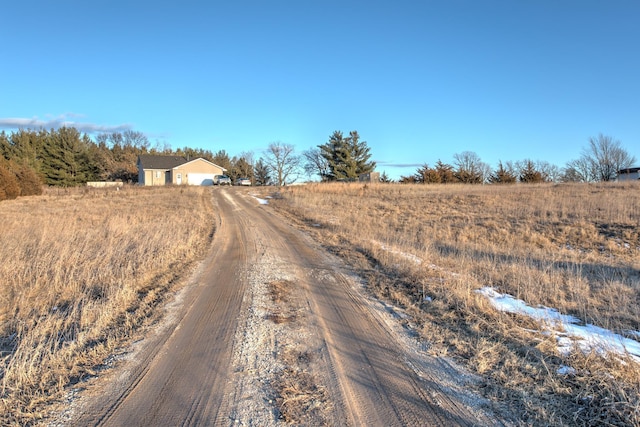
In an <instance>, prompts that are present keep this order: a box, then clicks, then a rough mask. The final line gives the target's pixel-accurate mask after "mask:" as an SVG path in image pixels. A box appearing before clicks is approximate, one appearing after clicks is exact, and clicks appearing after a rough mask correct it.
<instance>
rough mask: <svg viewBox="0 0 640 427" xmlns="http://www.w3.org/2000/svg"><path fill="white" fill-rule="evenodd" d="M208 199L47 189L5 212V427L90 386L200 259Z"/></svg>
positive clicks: (176, 192)
mask: <svg viewBox="0 0 640 427" xmlns="http://www.w3.org/2000/svg"><path fill="white" fill-rule="evenodd" d="M211 203H212V202H211V193H210V190H207V189H203V188H154V189H144V188H137V187H125V188H123V189H121V190H116V189H89V188H76V189H59V190H56V189H50V190H48V191H47V192H46V193H45V194H44V195H43V196H33V197H25V198H20V199H17V200H11V201H4V202H2V203H0V277H1V278H2V283H1V284H0V351H1V353H0V425H29V424H32V423H36V422H37V420H38V419H40V418H41V417H43V415H46V414H45V413H44V412H43V411H45V410H46V404H47V403H48V402H51V401H52V400H54V399H57V398H60V397H61V396H62V395H63V393H64V391H65V386H67V385H69V384H73V383H74V382H77V381H79V380H80V379H82V378H83V377H85V376H87V375H91V374H92V373H93V372H94V370H95V369H97V368H98V367H99V366H100V365H101V364H102V363H103V362H104V359H105V357H106V356H107V355H108V354H110V353H111V352H112V351H114V350H115V349H116V348H117V347H118V346H119V345H121V344H122V343H123V342H124V340H127V339H130V338H131V337H132V336H133V335H134V334H135V333H136V331H139V330H140V327H141V326H144V325H145V324H148V323H149V322H151V321H153V320H154V316H156V314H157V310H156V311H154V308H156V307H157V306H158V304H159V303H160V302H162V301H163V299H164V298H165V296H166V295H167V293H168V291H169V290H171V289H173V288H175V287H176V286H177V285H178V284H179V283H180V282H179V279H180V278H182V277H184V276H185V273H186V272H187V270H188V268H189V267H190V266H191V265H193V263H194V261H196V260H197V259H200V258H201V257H202V255H203V254H204V253H205V251H206V249H207V248H208V246H209V243H210V241H211V236H212V234H213V232H214V226H215V225H214V220H213V216H212V215H211V211H212V209H211Z"/></svg>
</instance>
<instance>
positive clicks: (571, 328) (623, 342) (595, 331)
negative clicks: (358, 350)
mask: <svg viewBox="0 0 640 427" xmlns="http://www.w3.org/2000/svg"><path fill="white" fill-rule="evenodd" d="M375 243H377V244H378V245H379V246H380V247H381V248H382V249H383V250H385V251H387V252H390V253H393V254H395V255H399V256H401V257H403V258H406V259H407V260H410V261H412V262H414V263H416V264H418V265H419V264H422V262H423V260H422V259H420V258H419V257H417V256H415V255H413V254H408V253H406V252H402V251H399V250H397V249H395V248H392V247H389V246H386V245H384V244H383V243H380V242H375ZM428 267H429V268H431V269H435V270H440V268H439V267H437V266H435V265H429V266H428ZM451 274H452V275H455V274H456V273H451ZM476 292H478V293H479V294H481V295H484V296H485V297H487V298H488V299H489V300H490V301H491V304H492V305H493V306H494V307H495V308H496V309H497V310H500V311H505V312H509V313H517V314H521V315H525V316H529V317H531V318H532V319H534V320H536V321H537V322H539V323H540V324H541V325H542V326H543V328H545V329H546V330H545V331H542V333H544V334H550V333H552V334H553V335H554V336H555V337H556V340H557V343H558V351H559V352H560V353H561V354H564V355H568V354H569V353H570V352H571V351H572V350H573V349H574V348H576V347H577V348H578V349H580V350H582V351H584V352H589V351H596V352H598V353H600V354H602V355H605V354H607V353H608V352H612V353H618V354H623V355H629V356H631V357H632V358H633V359H634V360H636V361H637V362H638V363H640V342H638V341H636V340H634V339H630V338H625V337H623V336H622V335H618V334H616V333H613V332H611V331H610V330H608V329H604V328H601V327H598V326H594V325H590V324H586V325H582V323H583V322H581V321H580V319H578V318H576V317H574V316H570V315H566V314H561V313H560V312H558V310H556V309H554V308H549V307H543V306H540V307H537V308H536V307H531V306H529V305H527V304H526V303H525V302H524V301H522V300H519V299H516V298H514V297H513V296H511V295H509V294H501V293H499V292H497V291H496V290H495V289H493V288H491V287H484V288H482V289H479V290H477V291H476ZM627 333H628V334H629V335H630V336H633V337H637V338H638V339H640V331H627Z"/></svg>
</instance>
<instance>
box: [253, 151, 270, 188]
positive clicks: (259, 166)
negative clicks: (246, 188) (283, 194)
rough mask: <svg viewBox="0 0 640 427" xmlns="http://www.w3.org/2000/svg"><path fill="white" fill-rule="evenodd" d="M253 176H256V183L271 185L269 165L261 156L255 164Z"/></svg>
mask: <svg viewBox="0 0 640 427" xmlns="http://www.w3.org/2000/svg"><path fill="white" fill-rule="evenodd" d="M253 176H254V178H255V184H256V185H269V184H271V175H270V173H269V167H268V166H267V164H266V163H265V161H264V159H263V158H262V157H260V158H259V159H258V161H257V162H256V164H255V165H254V166H253Z"/></svg>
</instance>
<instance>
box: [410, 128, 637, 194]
mask: <svg viewBox="0 0 640 427" xmlns="http://www.w3.org/2000/svg"><path fill="white" fill-rule="evenodd" d="M453 158H454V163H453V164H447V163H443V162H442V161H440V160H438V161H437V162H436V163H435V164H434V165H433V166H429V165H428V164H424V165H422V166H420V167H418V168H417V170H416V172H415V173H414V174H413V175H409V176H402V177H400V180H399V181H400V182H402V183H424V184H448V183H463V184H485V183H489V184H513V183H516V182H521V183H541V182H604V181H613V180H615V179H616V178H617V175H618V171H620V170H622V169H626V168H630V167H631V166H633V164H634V162H635V161H636V158H635V157H634V156H632V155H631V154H629V152H628V151H627V150H625V149H624V148H623V147H622V144H621V143H620V141H618V140H615V139H613V138H612V137H611V136H607V135H603V134H600V135H598V137H592V138H589V143H588V145H587V146H586V147H584V148H583V149H582V152H581V154H580V157H578V158H577V159H574V160H570V161H569V162H567V164H566V166H565V167H564V168H560V167H558V166H556V165H553V164H551V163H549V162H546V161H540V160H538V161H533V160H531V159H525V160H520V161H516V162H513V161H506V162H502V161H499V162H498V165H497V167H496V168H495V169H492V168H491V166H489V165H488V164H487V163H484V162H483V161H482V160H481V159H480V157H479V156H478V155H477V154H476V153H474V152H471V151H465V152H462V153H458V154H454V156H453Z"/></svg>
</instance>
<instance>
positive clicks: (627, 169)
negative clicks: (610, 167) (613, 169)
mask: <svg viewBox="0 0 640 427" xmlns="http://www.w3.org/2000/svg"><path fill="white" fill-rule="evenodd" d="M636 172H640V167H639V168H626V169H620V170H619V171H618V174H623V173H636Z"/></svg>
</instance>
